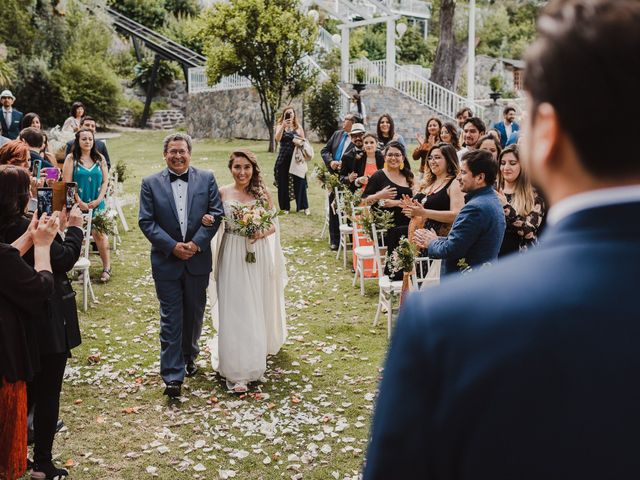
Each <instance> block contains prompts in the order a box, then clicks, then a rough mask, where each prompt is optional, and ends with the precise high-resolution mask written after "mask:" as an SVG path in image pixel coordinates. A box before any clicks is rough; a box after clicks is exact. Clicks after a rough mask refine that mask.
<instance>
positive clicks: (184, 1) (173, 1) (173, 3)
mask: <svg viewBox="0 0 640 480" xmlns="http://www.w3.org/2000/svg"><path fill="white" fill-rule="evenodd" d="M165 8H166V9H167V10H168V11H169V12H171V13H173V14H175V15H178V14H184V15H190V16H196V15H198V14H199V13H200V5H199V4H198V2H197V1H196V0H165Z"/></svg>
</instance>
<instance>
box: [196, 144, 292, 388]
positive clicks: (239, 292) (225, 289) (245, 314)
mask: <svg viewBox="0 0 640 480" xmlns="http://www.w3.org/2000/svg"><path fill="white" fill-rule="evenodd" d="M229 170H230V171H231V175H232V176H233V183H232V184H230V185H225V186H224V187H221V188H220V196H221V199H222V202H223V205H224V214H225V217H226V218H231V216H232V212H233V206H234V205H239V204H244V205H247V204H251V203H254V202H256V201H262V202H263V203H264V204H265V206H266V205H268V207H269V209H270V210H273V209H274V207H273V200H272V199H271V195H270V193H269V191H268V190H267V188H266V187H265V185H264V182H263V181H262V176H261V175H260V168H259V167H258V163H257V159H256V156H255V154H254V153H253V152H251V151H249V150H245V149H238V150H236V151H234V152H233V153H232V154H231V157H230V159H229ZM211 221H212V218H211V217H210V216H208V215H205V218H203V223H205V224H209V223H210V222H211ZM252 242H253V243H254V246H255V256H256V262H255V263H247V261H246V260H245V255H246V251H247V250H246V239H245V237H242V236H240V234H239V233H238V232H236V231H234V228H233V224H232V223H228V222H227V221H226V220H225V221H224V222H223V227H221V228H220V230H219V231H218V234H217V235H216V237H214V239H213V240H212V244H211V246H212V250H213V254H214V259H216V258H217V261H215V260H214V262H215V265H214V268H213V272H212V274H211V276H212V278H211V282H210V286H209V296H210V299H211V305H212V313H213V324H214V328H216V329H217V331H218V334H217V337H214V338H213V340H212V341H211V343H210V348H211V362H212V365H213V368H214V370H217V371H218V372H219V373H220V375H222V376H223V377H225V379H226V383H227V388H228V389H229V390H231V391H233V392H236V393H243V392H246V391H247V390H248V387H247V385H248V384H249V383H250V382H253V381H256V380H259V379H260V378H261V377H262V376H263V374H264V372H265V370H266V368H267V355H274V354H276V353H278V351H279V350H280V347H281V346H282V344H283V343H284V341H285V339H286V318H285V308H284V288H285V286H286V283H287V275H286V270H285V266H284V256H283V254H282V249H281V248H280V238H279V229H278V223H277V218H275V219H274V225H273V226H272V227H271V228H270V229H269V230H266V231H262V232H260V233H258V234H256V235H254V237H253V239H252Z"/></svg>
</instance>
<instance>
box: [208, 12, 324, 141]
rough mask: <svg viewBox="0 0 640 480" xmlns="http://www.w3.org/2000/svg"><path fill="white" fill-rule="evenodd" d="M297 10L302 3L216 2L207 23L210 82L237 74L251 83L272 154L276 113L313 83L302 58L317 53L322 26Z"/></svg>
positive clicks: (209, 13)
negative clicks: (255, 92)
mask: <svg viewBox="0 0 640 480" xmlns="http://www.w3.org/2000/svg"><path fill="white" fill-rule="evenodd" d="M298 7H299V5H298V2H297V0H231V1H230V2H229V3H222V2H220V3H216V4H214V6H213V8H212V9H211V10H209V11H208V13H207V17H206V19H205V22H206V27H205V33H204V38H205V51H206V52H207V56H208V58H207V67H206V68H207V76H208V77H209V82H210V83H212V84H213V83H216V82H217V81H219V80H220V78H221V77H223V76H225V75H233V74H238V75H241V76H244V77H246V78H248V79H249V80H250V81H251V84H252V85H253V86H254V87H255V89H256V90H257V92H258V95H259V97H260V109H261V111H262V118H263V120H264V123H265V126H266V127H267V130H268V132H269V151H270V152H273V151H274V149H275V148H274V147H275V145H274V134H275V132H274V125H275V115H276V112H277V111H278V110H279V109H280V107H281V106H282V105H283V103H284V102H285V101H287V102H288V101H290V100H291V99H292V98H294V97H296V96H298V95H300V94H302V93H303V92H304V91H305V90H306V89H307V88H308V87H309V85H310V84H311V75H310V74H309V70H308V68H307V67H306V65H304V64H303V62H302V58H303V57H305V56H306V55H309V54H310V53H311V52H312V51H313V48H314V42H315V38H316V35H317V26H316V24H315V23H314V21H313V19H311V18H310V17H308V16H306V15H305V14H304V13H302V12H301V10H300V9H299V8H298Z"/></svg>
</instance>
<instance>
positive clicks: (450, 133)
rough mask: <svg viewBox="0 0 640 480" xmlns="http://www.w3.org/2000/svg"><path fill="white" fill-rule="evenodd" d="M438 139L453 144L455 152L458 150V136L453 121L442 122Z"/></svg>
mask: <svg viewBox="0 0 640 480" xmlns="http://www.w3.org/2000/svg"><path fill="white" fill-rule="evenodd" d="M440 140H442V141H443V142H447V143H450V144H451V145H453V148H455V149H456V152H457V151H458V150H460V138H459V135H458V129H457V128H456V126H455V125H454V124H453V123H451V122H445V123H443V124H442V129H441V130H440Z"/></svg>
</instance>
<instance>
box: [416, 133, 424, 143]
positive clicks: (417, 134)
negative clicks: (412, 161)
mask: <svg viewBox="0 0 640 480" xmlns="http://www.w3.org/2000/svg"><path fill="white" fill-rule="evenodd" d="M416 140H418V145H422V144H423V143H424V137H423V136H422V135H420V134H419V133H416Z"/></svg>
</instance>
